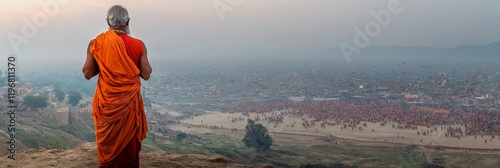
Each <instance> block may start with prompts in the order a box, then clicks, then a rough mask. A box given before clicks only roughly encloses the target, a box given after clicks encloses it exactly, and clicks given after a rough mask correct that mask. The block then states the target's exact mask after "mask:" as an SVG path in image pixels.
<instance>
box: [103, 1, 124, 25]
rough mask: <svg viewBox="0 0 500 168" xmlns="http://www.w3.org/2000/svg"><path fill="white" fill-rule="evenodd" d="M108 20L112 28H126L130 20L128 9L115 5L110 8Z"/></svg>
mask: <svg viewBox="0 0 500 168" xmlns="http://www.w3.org/2000/svg"><path fill="white" fill-rule="evenodd" d="M106 20H108V22H109V24H110V25H111V26H125V25H127V22H128V21H129V20H130V18H129V17H128V11H127V9H125V8H124V7H122V6H120V5H115V6H112V7H111V8H109V11H108V15H107V17H106Z"/></svg>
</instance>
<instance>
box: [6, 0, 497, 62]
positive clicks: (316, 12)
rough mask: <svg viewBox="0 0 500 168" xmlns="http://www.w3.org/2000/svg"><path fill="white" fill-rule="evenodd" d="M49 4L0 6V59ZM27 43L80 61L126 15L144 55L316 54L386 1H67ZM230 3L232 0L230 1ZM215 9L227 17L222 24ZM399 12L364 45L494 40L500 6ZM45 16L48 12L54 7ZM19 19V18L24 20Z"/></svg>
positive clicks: (461, 4) (466, 4)
mask: <svg viewBox="0 0 500 168" xmlns="http://www.w3.org/2000/svg"><path fill="white" fill-rule="evenodd" d="M46 1H49V2H51V1H55V0H22V1H19V0H0V23H1V27H0V55H3V56H4V57H6V56H7V55H8V54H10V53H14V52H15V51H14V49H13V46H12V44H11V42H10V41H9V37H11V36H12V34H11V35H9V33H14V34H17V35H20V36H23V33H22V31H23V27H25V25H26V22H24V21H23V20H27V21H28V22H31V23H33V18H34V17H35V18H38V20H39V22H43V21H44V19H43V16H45V15H47V13H46V12H44V9H43V7H42V6H41V5H39V4H38V3H40V2H42V3H43V2H46ZM66 1H68V2H67V3H60V4H58V6H59V7H58V8H57V10H56V11H57V13H55V14H54V15H53V16H48V15H47V16H48V17H47V18H48V19H47V23H46V24H44V23H41V24H39V25H40V27H38V26H36V25H35V27H36V30H37V32H36V33H34V35H33V37H27V38H25V39H26V40H27V41H25V42H26V43H23V44H21V45H19V50H18V52H17V54H18V56H19V57H23V59H26V60H29V59H42V58H49V59H55V58H64V59H71V60H77V59H82V60H83V59H84V57H85V52H86V47H87V44H88V42H89V40H91V39H93V38H95V37H96V36H97V35H98V34H99V33H101V32H103V31H106V29H107V24H106V22H105V16H106V12H107V10H108V8H109V7H110V6H112V5H114V4H121V5H123V6H124V7H125V8H127V9H128V10H129V14H130V17H131V21H130V26H131V32H132V35H133V36H135V37H138V38H140V39H142V40H143V41H144V42H145V43H146V45H147V46H148V48H151V49H152V48H155V47H158V46H163V47H171V48H174V49H176V50H181V51H186V50H198V49H220V50H228V49H229V50H232V49H234V50H237V49H254V48H255V49H317V48H333V47H338V46H339V44H340V43H341V42H346V43H349V44H352V43H353V39H354V37H355V35H356V33H355V31H354V27H356V26H358V27H360V28H361V29H362V30H364V28H365V25H366V24H367V23H369V22H370V21H374V20H375V19H374V17H373V16H372V15H371V14H370V11H372V10H373V11H375V12H378V11H380V10H387V9H388V7H387V4H388V3H389V0H377V1H361V0H241V3H240V4H236V5H234V4H233V5H234V6H231V4H229V3H228V1H227V0H220V1H217V0H148V1H118V0H112V1H102V0H86V1H77V0H66ZM233 1H237V0H233ZM214 2H221V3H223V4H228V5H229V6H228V7H229V9H232V11H229V12H225V13H223V16H224V20H221V18H220V17H219V15H218V13H217V10H216V9H215V8H214V5H213V4H214ZM399 2H400V6H401V7H400V8H401V12H400V13H399V14H393V15H392V17H391V21H390V22H389V24H388V25H387V27H382V28H381V31H380V34H378V35H376V36H374V37H373V38H371V40H372V41H371V43H370V45H398V46H431V47H453V46H459V45H466V44H474V45H481V44H487V43H491V42H495V41H500V32H499V30H500V17H499V16H500V10H498V7H500V1H495V0H481V1H476V0H474V1H472V0H439V1H436V0H414V1H411V0H400V1H399ZM51 9H54V8H53V7H52V8H51ZM23 18H24V19H23Z"/></svg>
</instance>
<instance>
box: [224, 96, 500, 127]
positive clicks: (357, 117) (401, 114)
mask: <svg viewBox="0 0 500 168" xmlns="http://www.w3.org/2000/svg"><path fill="white" fill-rule="evenodd" d="M225 110H226V111H229V112H243V113H244V114H246V115H248V113H249V112H256V113H260V114H262V115H263V116H264V119H265V120H266V121H268V122H276V123H280V122H282V120H283V118H284V116H286V115H288V116H289V117H308V118H314V120H313V121H311V123H309V121H304V123H305V124H307V126H309V124H311V125H314V124H315V123H316V122H320V123H321V127H325V125H337V124H340V123H343V124H348V126H349V127H354V126H356V125H358V126H359V124H361V122H381V123H382V124H383V125H385V124H386V123H389V122H391V123H393V125H394V123H396V124H397V127H398V128H409V129H416V126H427V127H435V126H438V125H455V124H457V125H462V126H465V131H464V133H465V135H478V134H481V135H483V134H486V135H500V114H499V113H498V112H487V111H480V110H476V109H474V108H473V107H461V106H458V105H457V106H452V105H443V104H418V103H414V104H409V103H406V102H403V101H399V102H398V101H388V100H357V99H341V100H334V101H300V102H295V101H289V100H287V101H262V102H249V103H245V104H241V105H238V106H233V107H228V108H227V109H225ZM277 110H283V112H280V113H272V115H271V116H265V114H264V113H266V112H271V111H277ZM256 119H257V118H256ZM260 119H261V118H258V120H260ZM460 131H462V130H460Z"/></svg>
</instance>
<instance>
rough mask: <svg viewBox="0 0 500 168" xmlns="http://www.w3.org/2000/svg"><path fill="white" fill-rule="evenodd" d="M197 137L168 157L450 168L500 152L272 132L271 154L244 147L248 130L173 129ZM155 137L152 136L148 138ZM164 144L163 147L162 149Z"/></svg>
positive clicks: (484, 162)
mask: <svg viewBox="0 0 500 168" xmlns="http://www.w3.org/2000/svg"><path fill="white" fill-rule="evenodd" d="M171 128H172V129H179V130H183V132H187V133H189V134H190V136H193V137H194V138H192V139H189V140H187V141H182V142H180V141H176V140H172V141H170V142H169V143H168V144H163V145H159V146H164V147H163V148H165V149H166V151H168V152H174V153H178V152H180V153H185V152H187V151H189V152H195V153H198V154H207V153H212V154H219V155H223V156H226V157H230V158H232V159H235V160H240V161H245V162H247V163H271V164H273V165H274V166H276V167H298V166H300V165H303V164H308V163H311V164H331V163H343V164H348V165H353V166H358V167H420V166H421V165H422V164H423V163H435V164H438V165H443V166H446V167H496V166H497V165H500V153H499V152H495V151H472V152H469V151H466V150H453V149H446V150H445V151H439V150H433V149H426V148H423V147H418V146H414V145H406V144H396V143H383V142H376V141H357V140H350V139H342V138H331V137H325V136H313V135H296V134H287V133H277V132H275V133H270V135H271V136H272V137H273V141H274V143H273V146H272V147H271V150H270V151H268V152H265V153H258V152H255V150H253V149H250V148H248V147H246V146H244V144H243V143H242V141H241V139H242V138H243V136H244V134H245V133H244V132H242V131H237V132H234V131H231V130H230V129H212V128H206V127H194V126H192V125H188V124H176V125H171ZM150 137H151V136H150V135H149V136H148V138H150ZM156 145H158V144H156Z"/></svg>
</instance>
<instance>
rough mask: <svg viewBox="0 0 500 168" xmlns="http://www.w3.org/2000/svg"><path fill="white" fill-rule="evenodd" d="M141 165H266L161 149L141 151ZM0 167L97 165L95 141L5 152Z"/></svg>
mask: <svg viewBox="0 0 500 168" xmlns="http://www.w3.org/2000/svg"><path fill="white" fill-rule="evenodd" d="M140 159H141V167H142V168H147V167H161V168H163V167H165V168H170V167H172V168H174V167H175V168H182V167H190V168H191V167H213V168H223V167H228V168H229V167H231V168H233V167H234V168H266V167H271V166H268V165H255V164H244V163H239V162H236V161H233V160H230V159H228V158H225V157H222V156H213V155H211V156H205V155H192V154H187V155H183V154H170V153H166V152H163V151H152V152H141V154H140ZM0 165H2V167H4V166H5V167H20V168H41V167H65V168H70V167H75V168H76V167H78V168H82V167H93V168H95V167H97V166H98V162H97V154H96V145H95V143H84V144H82V145H80V146H78V147H76V148H73V149H67V150H62V149H46V150H43V149H36V150H27V151H25V152H21V153H18V154H17V157H16V160H11V159H9V158H7V156H3V157H1V158H0Z"/></svg>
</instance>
